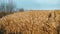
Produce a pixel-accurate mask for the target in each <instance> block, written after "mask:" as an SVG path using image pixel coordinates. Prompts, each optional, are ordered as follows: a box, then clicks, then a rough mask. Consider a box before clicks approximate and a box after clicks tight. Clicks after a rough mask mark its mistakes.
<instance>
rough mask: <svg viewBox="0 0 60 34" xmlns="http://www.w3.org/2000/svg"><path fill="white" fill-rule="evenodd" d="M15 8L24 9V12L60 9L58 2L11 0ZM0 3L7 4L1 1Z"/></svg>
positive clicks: (5, 0)
mask: <svg viewBox="0 0 60 34" xmlns="http://www.w3.org/2000/svg"><path fill="white" fill-rule="evenodd" d="M13 1H14V2H15V4H16V5H17V8H24V9H26V10H30V9H33V10H55V9H57V10H58V9H60V0H13ZM0 2H8V1H7V0H1V1H0Z"/></svg>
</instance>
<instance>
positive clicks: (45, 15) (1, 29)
mask: <svg viewBox="0 0 60 34" xmlns="http://www.w3.org/2000/svg"><path fill="white" fill-rule="evenodd" d="M59 17H60V16H59V14H57V12H55V13H54V11H50V10H49V11H48V10H46V11H45V10H41V11H39V10H38V11H37V10H35V11H28V12H19V13H14V14H11V15H7V16H5V17H3V18H1V19H0V33H1V34H60V33H59V32H60V31H59V30H60V27H59V19H60V18H59Z"/></svg>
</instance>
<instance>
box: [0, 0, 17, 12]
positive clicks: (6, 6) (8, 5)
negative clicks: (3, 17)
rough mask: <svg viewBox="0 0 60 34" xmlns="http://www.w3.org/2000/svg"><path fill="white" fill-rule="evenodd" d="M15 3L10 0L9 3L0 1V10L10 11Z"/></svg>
mask: <svg viewBox="0 0 60 34" xmlns="http://www.w3.org/2000/svg"><path fill="white" fill-rule="evenodd" d="M15 6H16V5H14V4H13V1H12V0H9V3H3V2H2V3H1V5H0V11H3V12H12V11H13V10H14V8H15Z"/></svg>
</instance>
